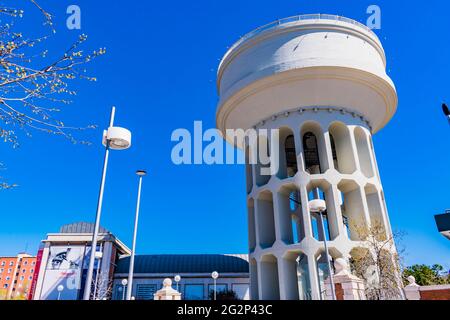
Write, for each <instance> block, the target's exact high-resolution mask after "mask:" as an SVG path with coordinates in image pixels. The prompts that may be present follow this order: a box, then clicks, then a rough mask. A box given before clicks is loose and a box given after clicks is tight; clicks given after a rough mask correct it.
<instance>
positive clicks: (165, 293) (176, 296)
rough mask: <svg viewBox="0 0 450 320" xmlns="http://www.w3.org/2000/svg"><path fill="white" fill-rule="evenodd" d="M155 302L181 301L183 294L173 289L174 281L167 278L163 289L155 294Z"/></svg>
mask: <svg viewBox="0 0 450 320" xmlns="http://www.w3.org/2000/svg"><path fill="white" fill-rule="evenodd" d="M155 300H181V293H179V292H178V291H177V290H175V289H174V288H172V280H170V278H166V279H164V281H163V288H162V289H161V290H158V291H157V292H156V293H155Z"/></svg>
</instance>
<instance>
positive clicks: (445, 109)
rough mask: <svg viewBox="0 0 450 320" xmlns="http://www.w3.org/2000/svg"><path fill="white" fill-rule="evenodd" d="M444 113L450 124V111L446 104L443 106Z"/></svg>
mask: <svg viewBox="0 0 450 320" xmlns="http://www.w3.org/2000/svg"><path fill="white" fill-rule="evenodd" d="M442 111H443V112H444V115H445V117H446V118H447V120H448V123H449V124H450V109H449V108H448V106H447V105H446V104H445V103H443V104H442Z"/></svg>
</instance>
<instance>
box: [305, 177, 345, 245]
mask: <svg viewBox="0 0 450 320" xmlns="http://www.w3.org/2000/svg"><path fill="white" fill-rule="evenodd" d="M332 192H333V191H332V186H331V185H330V184H328V183H325V182H323V183H321V184H320V185H318V184H315V183H313V184H311V185H309V186H308V201H311V200H315V199H321V200H325V203H326V208H327V209H326V210H325V211H324V212H322V217H321V216H320V214H319V213H318V212H310V217H311V228H312V230H311V231H312V235H313V237H314V238H315V239H316V240H317V241H324V239H326V240H328V241H330V240H334V239H335V238H336V237H337V236H338V235H339V227H338V222H337V215H336V209H335V206H334V203H333V194H332Z"/></svg>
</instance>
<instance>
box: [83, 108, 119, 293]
mask: <svg viewBox="0 0 450 320" xmlns="http://www.w3.org/2000/svg"><path fill="white" fill-rule="evenodd" d="M115 113H116V108H115V107H112V110H111V118H110V121H109V126H110V127H112V126H113V125H114V115H115ZM108 157H109V141H106V147H105V158H104V160H103V172H102V180H101V182H100V192H99V196H98V202H97V213H96V216H95V227H94V234H93V235H92V244H91V256H90V259H89V267H88V271H87V275H86V281H85V283H84V294H83V300H89V299H90V296H91V286H92V275H93V273H94V264H95V252H96V251H97V237H98V231H99V228H100V217H101V214H102V204H103V192H104V190H105V180H106V169H107V168H108Z"/></svg>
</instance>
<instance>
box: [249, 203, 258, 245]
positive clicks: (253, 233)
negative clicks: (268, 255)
mask: <svg viewBox="0 0 450 320" xmlns="http://www.w3.org/2000/svg"><path fill="white" fill-rule="evenodd" d="M247 210H248V247H249V251H250V252H253V251H254V250H255V248H256V228H255V202H254V201H253V199H250V200H249V201H248V203H247Z"/></svg>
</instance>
